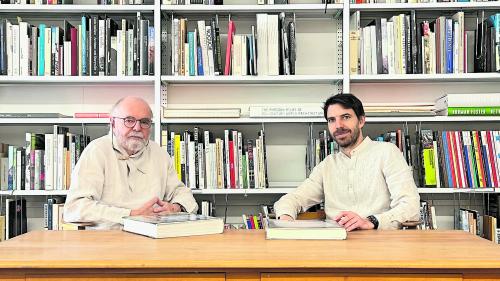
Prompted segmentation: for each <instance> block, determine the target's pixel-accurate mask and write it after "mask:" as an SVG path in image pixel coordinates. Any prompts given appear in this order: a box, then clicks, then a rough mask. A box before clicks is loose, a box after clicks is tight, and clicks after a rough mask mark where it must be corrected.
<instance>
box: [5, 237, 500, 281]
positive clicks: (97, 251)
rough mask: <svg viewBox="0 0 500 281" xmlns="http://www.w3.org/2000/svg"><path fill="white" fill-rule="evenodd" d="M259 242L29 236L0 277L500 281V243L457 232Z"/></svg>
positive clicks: (15, 246) (17, 242)
mask: <svg viewBox="0 0 500 281" xmlns="http://www.w3.org/2000/svg"><path fill="white" fill-rule="evenodd" d="M264 236H265V233H264V232H263V231H261V230H240V231H226V232H225V233H224V234H220V235H207V236H193V237H180V238H169V239H158V240H155V239H151V238H147V237H143V236H139V235H135V234H130V233H126V232H121V231H33V232H30V233H28V234H26V235H22V236H19V237H16V238H14V239H11V240H9V241H5V242H2V243H0V280H59V281H62V280H150V281H156V280H168V281H173V280H176V281H177V280H245V281H253V280H273V281H276V280H296V281H298V280H301V281H304V280H306V281H307V280H308V281H310V280H353V281H358V280H481V281H486V280H500V246H499V245H495V244H493V243H492V242H490V241H487V240H485V239H482V238H479V237H476V236H473V235H471V234H468V233H466V232H463V231H437V230H436V231H417V230H410V231H355V232H352V233H349V236H348V239H347V240H344V241H293V240H265V239H264ZM2 278H3V279H2Z"/></svg>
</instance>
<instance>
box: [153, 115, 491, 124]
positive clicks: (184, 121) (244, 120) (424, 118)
mask: <svg viewBox="0 0 500 281" xmlns="http://www.w3.org/2000/svg"><path fill="white" fill-rule="evenodd" d="M491 121H500V116H394V117H370V116H367V117H366V122H367V123H401V122H491ZM161 123H162V124H261V123H323V124H325V125H326V121H325V119H324V118H323V117H318V118H249V117H242V118H169V119H166V118H163V119H162V121H161Z"/></svg>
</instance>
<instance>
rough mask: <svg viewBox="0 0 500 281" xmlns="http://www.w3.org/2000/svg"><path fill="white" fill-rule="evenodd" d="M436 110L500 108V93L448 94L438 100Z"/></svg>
mask: <svg viewBox="0 0 500 281" xmlns="http://www.w3.org/2000/svg"><path fill="white" fill-rule="evenodd" d="M435 106H436V108H437V109H441V108H447V107H482V106H485V107H488V106H500V93H470V94H447V95H445V96H442V97H440V98H439V99H437V100H436V105H435Z"/></svg>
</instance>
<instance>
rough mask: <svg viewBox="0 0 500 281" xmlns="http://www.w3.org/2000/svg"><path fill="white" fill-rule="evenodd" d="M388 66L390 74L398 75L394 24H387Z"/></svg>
mask: <svg viewBox="0 0 500 281" xmlns="http://www.w3.org/2000/svg"><path fill="white" fill-rule="evenodd" d="M387 64H388V67H389V68H388V70H389V74H396V69H395V65H394V23H393V22H392V21H388V22H387Z"/></svg>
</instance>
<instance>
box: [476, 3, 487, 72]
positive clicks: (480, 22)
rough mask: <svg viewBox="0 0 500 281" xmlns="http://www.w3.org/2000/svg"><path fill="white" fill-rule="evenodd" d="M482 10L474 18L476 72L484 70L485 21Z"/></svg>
mask: <svg viewBox="0 0 500 281" xmlns="http://www.w3.org/2000/svg"><path fill="white" fill-rule="evenodd" d="M484 17H485V16H484V10H483V11H481V14H480V15H478V17H477V18H476V22H477V29H476V30H477V33H476V48H475V52H476V53H475V56H474V70H475V71H476V72H486V44H487V41H486V33H487V28H486V23H485V22H484V19H485V18H484Z"/></svg>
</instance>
